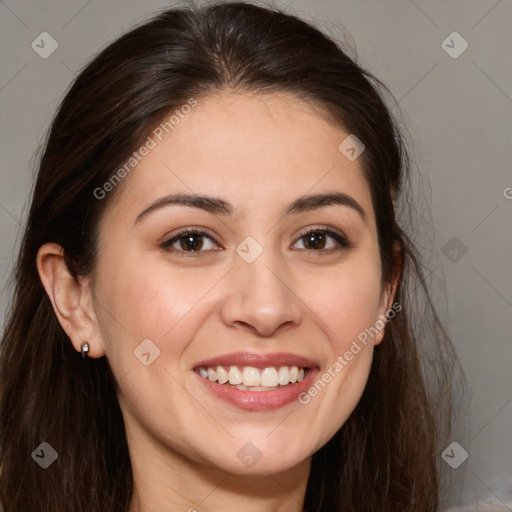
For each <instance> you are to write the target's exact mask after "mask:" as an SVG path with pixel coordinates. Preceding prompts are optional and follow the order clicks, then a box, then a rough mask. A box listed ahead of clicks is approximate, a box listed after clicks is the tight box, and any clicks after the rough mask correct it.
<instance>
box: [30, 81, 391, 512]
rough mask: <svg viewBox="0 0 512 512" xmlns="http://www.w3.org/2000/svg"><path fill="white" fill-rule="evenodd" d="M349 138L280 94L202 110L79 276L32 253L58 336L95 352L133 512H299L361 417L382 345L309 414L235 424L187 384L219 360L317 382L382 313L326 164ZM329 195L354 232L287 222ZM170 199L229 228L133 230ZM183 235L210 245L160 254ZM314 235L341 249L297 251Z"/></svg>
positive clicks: (309, 407) (248, 416)
mask: <svg viewBox="0 0 512 512" xmlns="http://www.w3.org/2000/svg"><path fill="white" fill-rule="evenodd" d="M347 135H348V133H347V132H345V131H343V130H342V129H340V128H338V127H335V126H333V125H332V124H330V123H328V122H327V121H325V120H323V119H322V117H321V116H320V115H319V113H318V112H317V111H315V109H314V108H313V107H312V106H311V105H309V104H307V103H304V102H303V101H301V100H299V99H298V98H296V97H294V96H292V95H289V94H284V93H280V94H272V95H260V96H257V95H251V94H248V93H243V94H242V93H236V92H233V91H226V92H224V93H222V94H218V95H215V96H209V97H207V98H202V99H201V100H200V101H198V105H197V106H196V107H195V108H194V109H192V111H191V112H190V113H189V114H188V115H187V116H186V117H185V118H184V119H182V120H180V123H179V124H178V125H177V126H176V127H175V128H174V130H173V131H172V132H170V133H169V135H168V136H167V137H166V138H165V139H164V140H163V141H162V142H160V143H159V144H158V145H157V147H156V148H154V149H153V150H151V151H150V153H149V155H147V156H146V157H144V159H143V160H142V161H141V162H140V163H139V164H138V165H137V167H136V168H135V169H134V170H133V171H132V172H131V173H130V175H129V176H127V177H126V178H125V179H124V181H123V183H122V184H121V185H120V186H121V187H122V188H121V189H120V190H118V192H119V193H118V195H116V197H115V200H114V201H112V202H111V204H110V205H109V208H108V209H107V212H106V213H105V215H104V216H103V218H102V219H101V222H100V231H99V233H100V234H99V241H98V243H99V258H98V263H97V266H96V268H95V271H94V273H93V275H90V276H87V277H82V278H80V279H79V280H78V281H77V280H75V279H73V278H72V276H71V275H70V274H69V272H68V271H67V269H66V267H65V264H64V261H63V257H62V249H61V248H60V247H59V246H57V245H55V244H46V245H44V246H43V247H41V249H40V251H39V254H38V260H37V264H38V270H39V273H40V276H41V280H42V282H43V284H44V286H45V288H46V290H47V293H48V295H49V297H50V299H51V300H52V304H53V306H54V309H55V313H56V315H57V317H58V318H59V321H60V323H61V325H62V327H63V328H64V330H65V331H66V333H67V334H68V335H69V337H70V339H71V341H72V343H73V345H74V347H75V349H76V350H80V345H81V343H82V342H83V341H84V340H87V341H88V342H89V345H90V353H89V357H102V356H104V355H106V357H107V358H108V360H109V362H110V365H111V366H112V369H113V372H114V375H115V376H116V379H117V381H118V382H119V387H120V390H119V401H120V405H121V409H122V412H123V416H124V419H125V425H126V430H127V436H128V444H129V450H130V455H131V459H132V465H133V472H134V486H135V495H134V498H133V501H132V504H131V507H130V512H135V511H143V512H147V511H159V510H184V511H186V510H190V511H192V510H197V511H203V510H204V511H214V510H223V511H238V510H245V511H248V512H256V511H266V512H268V511H300V510H302V505H303V500H304V495H305V490H306V484H307V479H308V476H309V470H310V462H311V456H312V455H313V453H314V452H315V451H317V450H318V449H319V448H320V447H321V446H323V445H324V444H325V443H326V442H327V441H328V440H329V439H330V438H331V437H332V436H333V435H334V433H335V432H336V431H337V430H338V429H339V428H340V427H341V425H343V423H344V422H345V421H346V420H347V418H348V417H349V416H350V414H351V413H352V411H353V410H354V408H355V406H356V405H357V403H358V401H359V399H360V397H361V394H362V392H363V390H364V387H365V385H366V382H367V379H368V374H369V369H370V364H371V360H372V354H373V347H374V345H376V344H378V343H380V342H381V341H382V337H383V331H382V332H380V333H379V334H378V335H376V336H375V337H374V338H373V339H371V338H370V340H369V343H368V344H367V345H366V346H364V345H361V347H362V350H361V351H360V352H359V353H358V354H357V355H355V356H354V358H353V359H352V361H350V362H349V363H348V364H347V366H346V367H345V368H344V369H343V370H342V371H341V372H339V373H337V374H336V377H335V378H333V379H332V381H331V382H330V383H329V384H328V385H326V386H325V388H323V389H322V391H321V392H319V393H318V395H317V396H315V397H314V398H312V399H311V401H310V402H309V403H308V404H306V405H303V404H301V403H299V402H297V401H295V402H293V403H292V404H289V405H287V406H285V407H283V408H281V409H279V410H275V411H263V412H262V411H259V412H248V411H242V410H240V409H238V408H236V407H234V406H232V405H229V404H226V403H224V402H221V401H219V400H218V399H216V398H215V397H213V396H212V395H211V394H209V392H207V391H206V389H205V386H204V384H203V383H202V382H201V381H200V379H199V378H198V377H197V375H196V374H195V373H194V372H193V371H192V369H193V368H194V366H195V365H196V363H197V362H198V361H200V360H204V359H206V358H210V357H214V356H218V355H222V354H228V353H233V352H240V351H252V352H258V353H275V352H291V353H294V354H299V355H301V356H305V357H308V358H310V359H312V360H314V361H315V362H317V364H318V366H319V369H320V375H321V374H322V373H323V372H325V371H327V370H328V369H329V368H331V367H332V365H333V363H334V362H335V361H336V360H337V358H338V356H340V355H343V354H344V353H345V352H346V351H347V350H349V348H350V345H351V343H352V341H353V340H354V339H355V338H356V337H357V336H358V334H359V333H361V332H362V331H364V329H365V328H368V327H370V326H373V325H374V324H375V323H376V321H377V320H378V318H379V315H382V314H385V312H386V310H388V309H389V308H390V307H391V305H392V298H393V294H394V291H395V286H396V279H395V280H394V281H393V283H389V284H388V285H386V286H384V287H381V284H380V283H381V265H380V257H379V249H378V244H377V233H376V225H375V215H374V211H373V208H372V203H371V198H370V189H369V186H368V184H367V182H366V181H365V179H364V177H363V173H362V169H361V167H360V163H359V161H358V159H356V160H355V161H349V160H348V159H347V158H345V156H344V155H343V154H342V153H340V151H339V150H338V145H339V144H340V143H341V142H342V141H343V140H344V139H345V138H346V137H347ZM334 191H336V192H343V193H345V194H348V195H350V196H351V197H352V198H353V199H355V200H356V201H357V202H358V203H359V205H360V206H361V207H362V208H363V210H364V212H365V214H366V218H365V219H363V218H362V216H361V215H360V214H359V213H358V212H357V211H356V210H355V209H353V208H350V207H348V206H344V205H339V204H333V205H328V206H322V207H318V208H315V209H313V210H310V211H304V212H300V213H296V214H291V215H288V216H284V217H283V211H284V209H285V208H286V207H287V206H288V205H289V204H290V203H291V202H292V201H294V200H295V199H297V198H298V197H300V196H303V195H305V194H313V193H324V192H334ZM173 193H196V194H208V195H211V196H216V197H221V198H222V199H224V200H225V201H227V202H229V203H231V205H232V206H233V208H234V210H235V215H234V216H229V215H223V214H213V213H209V212H206V211H203V210H200V209H198V208H193V207H189V206H181V205H172V206H167V207H165V208H161V209H158V210H155V211H153V212H152V213H150V214H148V215H147V216H145V217H144V218H143V219H142V220H141V221H140V222H135V219H136V218H137V216H138V215H139V213H140V212H142V211H143V210H144V209H145V208H146V207H147V206H148V205H150V204H152V203H153V202H154V201H155V200H157V199H159V198H161V197H164V196H167V195H169V194H173ZM190 226H196V227H200V228H203V229H204V230H206V231H207V232H208V234H209V235H210V236H211V237H212V240H210V239H208V238H207V237H205V238H203V249H202V250H201V251H196V252H194V253H193V254H192V255H190V254H191V253H190V252H189V253H185V256H184V257H180V256H179V255H177V254H175V253H172V252H170V251H169V249H164V248H162V247H161V244H162V243H163V242H165V241H166V240H169V239H171V238H172V237H173V236H174V235H175V234H176V232H177V231H178V230H179V229H181V228H186V227H190ZM325 227H329V228H331V229H332V230H334V231H336V232H341V233H344V234H345V236H346V237H347V238H348V240H349V241H350V244H351V246H350V247H349V248H343V247H339V245H338V243H337V242H336V241H335V240H334V239H332V238H330V237H327V238H326V239H325V242H326V246H325V248H324V249H321V248H320V249H313V248H311V246H307V245H305V244H307V239H305V238H301V233H302V231H303V230H304V229H309V228H311V229H312V230H316V231H315V232H318V229H319V228H325ZM247 236H251V237H253V238H254V239H255V240H256V241H257V242H258V243H259V244H260V246H261V247H262V248H263V252H262V254H261V255H260V256H259V257H258V258H257V259H256V260H255V261H254V262H252V263H247V262H246V261H244V259H242V258H241V257H240V256H239V255H238V254H237V252H236V248H237V246H238V245H239V244H240V243H241V242H242V241H243V240H244V239H245V238H246V237H247ZM306 238H307V237H306ZM174 247H175V248H176V250H177V251H178V250H180V244H179V242H177V243H175V244H174ZM331 247H335V249H334V250H332V249H330V248H331ZM336 247H339V249H336ZM214 249H217V250H214ZM181 250H182V251H183V249H181ZM182 254H183V253H182ZM144 339H150V340H151V341H152V342H153V343H154V344H155V345H156V346H157V347H158V348H159V350H160V356H159V357H158V358H157V359H155V360H154V362H153V363H152V364H151V365H149V366H145V365H143V364H142V363H141V362H140V361H139V360H138V359H137V358H136V357H134V349H136V348H137V346H138V345H139V344H140V343H141V341H142V340H144ZM248 442H251V443H252V444H253V445H255V446H256V447H257V449H258V450H259V452H260V453H261V459H260V460H259V461H258V462H257V463H256V464H254V465H253V466H252V467H250V468H248V467H246V466H245V465H244V464H242V463H241V461H240V460H239V458H238V457H237V452H238V451H239V450H240V449H241V448H242V447H243V446H244V445H246V443H248Z"/></svg>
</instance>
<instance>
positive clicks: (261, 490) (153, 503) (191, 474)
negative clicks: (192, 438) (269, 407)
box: [129, 442, 311, 512]
mask: <svg viewBox="0 0 512 512" xmlns="http://www.w3.org/2000/svg"><path fill="white" fill-rule="evenodd" d="M129 444H130V445H131V446H130V455H131V461H132V472H133V483H134V493H133V499H132V501H131V504H130V508H129V512H150V511H154V510H182V511H187V512H210V511H218V510H222V511H223V512H238V511H240V510H244V512H263V511H264V512H302V510H303V505H304V497H305V493H306V485H307V481H308V477H309V471H310V466H311V460H310V459H307V460H305V461H303V462H302V463H301V464H299V465H298V466H295V467H294V468H291V469H290V470H287V471H285V472H282V473H278V474H270V473H266V472H265V473H263V474H246V475H240V474H233V473H228V472H226V471H222V470H220V469H219V468H216V467H213V466H207V465H204V464H200V463H197V462H195V461H193V460H190V459H188V458H185V457H184V456H183V455H181V454H179V453H177V452H175V451H170V450H169V448H168V447H165V448H164V447H162V446H161V445H160V446H156V445H154V446H153V447H151V446H148V445H146V443H144V446H142V445H139V446H133V443H130V442H129Z"/></svg>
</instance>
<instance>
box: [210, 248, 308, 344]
mask: <svg viewBox="0 0 512 512" xmlns="http://www.w3.org/2000/svg"><path fill="white" fill-rule="evenodd" d="M229 276H230V277H229V283H226V285H227V288H226V299H225V300H224V301H223V303H222V307H221V310H220V314H221V317H222V320H223V322H224V323H225V324H226V325H228V326H230V327H237V328H242V329H245V330H249V331H252V332H253V333H255V334H257V335H258V336H263V337H269V336H273V335H275V333H276V331H278V330H280V329H286V328H292V327H296V326H298V325H299V324H300V321H301V318H302V311H303V308H301V305H302V302H301V300H300V298H299V297H298V295H297V294H296V292H295V291H294V289H293V288H294V286H293V285H294V283H293V280H292V278H291V276H290V273H289V272H287V271H286V269H285V266H284V265H278V261H277V259H276V258H270V257H268V256H267V255H266V254H265V251H264V252H263V254H262V255H261V256H260V257H259V258H258V259H257V260H256V261H254V262H252V263H246V262H245V261H243V260H242V259H240V260H238V261H237V262H236V263H235V268H234V269H233V271H232V272H230V273H229Z"/></svg>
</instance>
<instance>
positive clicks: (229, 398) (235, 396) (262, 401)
mask: <svg viewBox="0 0 512 512" xmlns="http://www.w3.org/2000/svg"><path fill="white" fill-rule="evenodd" d="M194 373H196V375H197V376H198V378H199V379H201V380H202V381H203V384H204V385H205V386H206V389H208V391H209V392H210V393H212V395H214V396H215V397H217V398H220V399H221V400H223V401H224V402H227V403H229V404H231V405H234V406H235V407H238V408H239V409H243V410H245V411H271V410H275V409H280V408H281V407H284V406H285V405H288V404H291V403H292V402H294V401H298V397H299V395H300V394H301V393H303V392H305V391H306V390H307V389H308V388H309V387H310V386H311V384H312V382H313V381H314V378H315V375H316V374H317V373H318V369H316V368H310V369H309V370H308V374H307V375H306V376H305V377H304V380H302V381H301V382H298V383H295V384H288V385H287V386H283V387H282V388H281V389H275V390H273V391H243V390H241V389H237V388H235V387H232V386H228V385H226V384H219V383H218V382H212V381H211V380H209V379H205V378H204V377H201V375H199V374H198V373H197V372H194Z"/></svg>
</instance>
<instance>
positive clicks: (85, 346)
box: [82, 341, 89, 358]
mask: <svg viewBox="0 0 512 512" xmlns="http://www.w3.org/2000/svg"><path fill="white" fill-rule="evenodd" d="M87 354H89V343H87V341H84V342H83V343H82V357H84V358H85V357H86V356H87Z"/></svg>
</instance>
